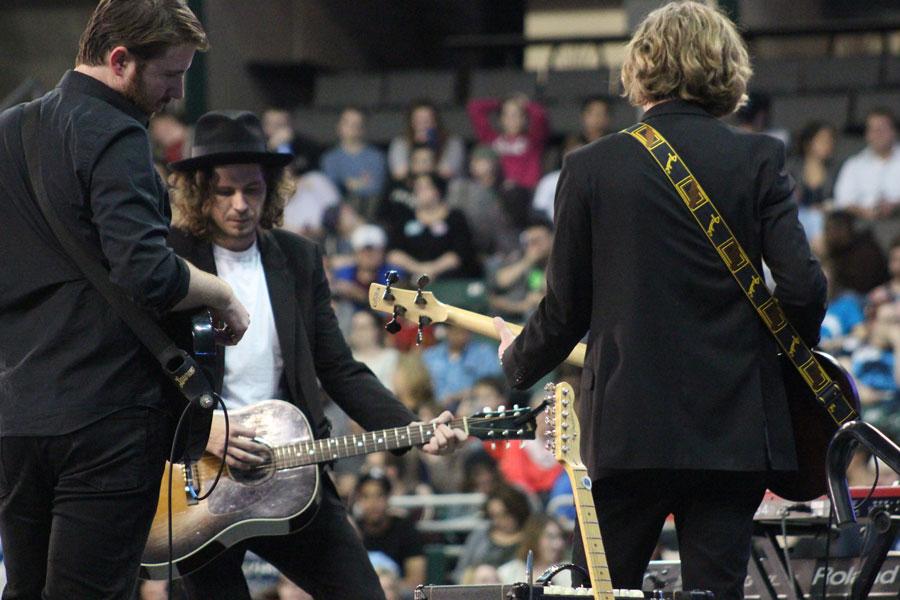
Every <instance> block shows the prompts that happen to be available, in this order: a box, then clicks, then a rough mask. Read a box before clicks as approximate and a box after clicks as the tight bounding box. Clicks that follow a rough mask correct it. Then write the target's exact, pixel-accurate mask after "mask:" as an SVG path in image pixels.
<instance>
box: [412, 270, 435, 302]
mask: <svg viewBox="0 0 900 600" xmlns="http://www.w3.org/2000/svg"><path fill="white" fill-rule="evenodd" d="M429 283H431V277H429V276H428V275H424V274H423V275H422V276H421V277H419V278H418V279H417V280H416V299H415V300H414V302H415V303H416V304H417V305H418V306H425V305H426V304H428V301H427V300H426V299H425V296H423V295H422V290H423V289H424V288H425V286H426V285H428V284H429Z"/></svg>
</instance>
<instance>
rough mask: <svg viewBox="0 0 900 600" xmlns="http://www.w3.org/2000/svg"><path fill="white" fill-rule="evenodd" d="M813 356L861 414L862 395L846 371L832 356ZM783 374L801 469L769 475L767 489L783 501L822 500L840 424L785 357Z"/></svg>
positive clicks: (817, 352) (782, 362)
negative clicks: (827, 461) (828, 455)
mask: <svg viewBox="0 0 900 600" xmlns="http://www.w3.org/2000/svg"><path fill="white" fill-rule="evenodd" d="M813 353H814V354H815V355H816V358H817V359H818V360H819V363H820V364H821V365H822V368H823V369H824V370H825V372H826V373H827V374H828V376H829V377H831V378H832V379H833V380H834V381H835V382H836V383H837V384H838V386H840V388H841V391H843V393H844V397H845V398H847V400H849V401H850V403H851V405H852V406H853V409H854V410H855V411H856V412H857V414H859V410H860V406H859V393H858V392H857V391H856V385H855V384H854V383H853V379H852V378H851V377H850V375H849V374H848V373H847V371H845V370H844V368H843V367H842V366H841V365H840V363H838V361H837V360H836V359H835V358H834V357H833V356H831V355H830V354H826V353H824V352H820V351H818V350H815V351H814V352H813ZM781 374H782V377H783V379H784V385H785V391H786V393H787V398H788V407H789V409H790V412H791V424H792V427H793V431H794V442H795V444H796V447H797V463H798V466H799V469H798V470H797V471H776V472H772V473H770V477H769V482H768V486H769V489H770V490H772V491H773V492H775V493H776V494H778V495H779V496H781V497H782V498H785V499H787V500H791V501H794V502H807V501H809V500H813V499H815V498H818V497H820V496H823V495H824V494H825V493H826V491H827V483H826V469H825V455H826V452H827V450H828V444H829V443H830V442H831V437H832V436H833V435H834V433H835V432H836V431H837V429H838V424H837V423H835V421H834V419H832V418H831V417H830V416H829V415H828V413H827V412H826V411H825V409H824V408H823V407H822V405H821V404H820V403H819V401H818V400H817V399H816V397H815V396H814V395H813V393H812V391H811V390H810V389H809V386H807V385H806V382H805V381H804V380H803V378H802V377H801V376H800V374H799V373H798V372H797V369H796V368H794V366H793V365H792V364H791V362H790V360H788V359H787V358H785V357H784V356H783V355H782V356H781Z"/></svg>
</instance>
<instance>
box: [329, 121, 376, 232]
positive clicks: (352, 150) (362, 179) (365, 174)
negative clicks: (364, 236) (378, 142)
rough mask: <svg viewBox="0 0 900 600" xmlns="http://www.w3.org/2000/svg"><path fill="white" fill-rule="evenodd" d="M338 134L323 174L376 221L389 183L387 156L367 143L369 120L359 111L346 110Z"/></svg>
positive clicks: (358, 208)
mask: <svg viewBox="0 0 900 600" xmlns="http://www.w3.org/2000/svg"><path fill="white" fill-rule="evenodd" d="M337 133H338V139H339V140H340V142H339V144H338V145H337V146H335V147H334V148H332V149H331V150H329V151H328V152H326V153H325V155H324V156H322V171H324V172H325V174H326V175H328V177H330V178H331V179H332V181H334V183H335V185H337V186H338V188H340V190H341V192H342V193H343V194H344V195H345V198H346V199H347V200H348V201H350V202H351V203H353V204H354V207H355V208H356V209H357V211H358V212H359V213H360V215H362V216H363V217H364V218H365V219H366V220H367V221H372V220H374V218H375V213H376V210H377V209H378V203H379V200H380V198H381V195H382V194H383V193H384V189H385V183H386V181H387V162H386V161H385V158H384V153H382V152H381V151H380V150H378V149H377V148H375V147H374V146H372V145H370V144H368V143H367V142H366V118H365V115H363V112H362V111H361V110H360V109H358V108H353V107H348V108H345V109H344V111H343V112H342V113H341V117H340V119H339V120H338V125H337Z"/></svg>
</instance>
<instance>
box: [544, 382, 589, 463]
mask: <svg viewBox="0 0 900 600" xmlns="http://www.w3.org/2000/svg"><path fill="white" fill-rule="evenodd" d="M544 391H545V392H546V395H545V396H544V399H545V400H546V401H547V402H548V403H549V406H548V407H547V415H546V417H545V418H546V421H547V426H548V427H547V432H546V433H545V434H544V435H546V436H547V449H548V450H550V451H551V452H553V456H554V458H556V460H557V462H559V463H562V464H569V465H578V464H581V452H580V450H579V441H580V436H581V428H580V426H579V424H578V417H577V416H576V415H575V391H574V390H573V389H572V386H571V385H569V384H568V383H565V382H563V383H557V384H553V383H548V384H547V385H546V386H545V387H544Z"/></svg>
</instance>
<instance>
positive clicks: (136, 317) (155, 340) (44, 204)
mask: <svg viewBox="0 0 900 600" xmlns="http://www.w3.org/2000/svg"><path fill="white" fill-rule="evenodd" d="M40 112H41V102H40V100H35V101H33V102H29V103H28V104H26V105H25V106H24V109H23V114H22V146H23V148H24V150H25V162H26V164H27V166H28V175H29V176H28V177H26V178H25V179H26V185H27V186H28V188H29V191H30V192H31V196H32V198H33V199H34V200H35V203H36V204H37V205H38V207H39V208H40V209H41V213H42V214H43V215H44V218H45V219H46V221H47V224H48V225H49V226H50V229H51V230H52V231H53V233H54V235H55V236H56V238H57V239H58V240H59V243H60V244H62V247H63V249H64V250H65V251H66V253H67V254H68V256H69V257H70V258H71V259H72V261H73V262H74V263H75V264H76V265H77V266H78V268H79V269H81V271H82V272H83V273H84V276H85V277H86V278H87V280H88V281H90V282H91V284H93V286H94V287H95V288H96V289H97V291H99V292H100V294H101V295H102V296H103V297H104V298H106V300H107V302H109V304H110V306H111V307H112V309H113V311H114V312H115V313H116V315H118V317H119V318H120V319H122V320H123V321H124V322H125V323H126V324H127V325H128V326H129V327H130V328H131V330H132V331H133V332H134V334H135V335H136V336H137V338H138V339H139V340H141V342H142V343H143V344H144V345H145V346H146V347H147V348H148V349H149V350H150V351H151V352H152V353H153V355H154V356H155V357H156V360H158V361H159V364H160V366H161V367H162V369H163V372H165V374H166V375H167V376H168V377H169V378H170V379H171V380H172V381H173V382H174V383H175V385H176V387H177V388H178V389H179V390H180V391H181V393H182V394H183V395H184V397H185V398H186V399H187V401H188V402H189V403H191V404H192V405H196V406H201V407H202V408H212V407H213V406H214V404H213V396H212V387H211V386H210V385H209V382H208V381H207V380H206V377H205V376H204V375H203V372H202V371H201V369H200V367H199V366H198V365H197V363H196V362H195V361H194V359H193V357H192V356H191V355H189V354H188V353H187V352H185V351H184V350H181V349H180V348H178V347H177V346H176V345H175V343H174V342H173V341H172V340H171V339H170V338H169V336H168V335H166V333H165V332H164V331H163V330H162V328H160V326H159V325H158V324H157V323H156V322H155V321H154V320H153V319H152V318H151V317H150V315H149V314H148V313H147V312H145V311H144V310H142V309H141V308H140V307H138V306H137V305H136V304H135V303H134V302H133V301H132V300H131V299H130V298H129V297H128V296H126V295H125V293H124V292H123V291H122V290H121V289H120V288H118V287H116V286H115V285H114V284H113V283H112V282H111V281H110V280H109V272H108V271H107V270H106V268H105V267H104V266H103V265H102V264H101V263H100V261H99V260H97V259H96V258H95V257H93V256H92V255H91V253H90V251H89V250H88V249H87V248H86V247H85V246H84V244H83V242H81V241H80V240H78V239H77V238H76V237H75V236H74V235H73V234H72V232H71V231H69V229H68V228H67V227H66V225H65V224H64V223H63V222H62V220H61V219H60V217H59V214H58V213H57V212H56V209H55V208H54V206H53V205H52V204H51V203H50V199H49V198H48V197H47V191H46V189H45V188H44V181H43V178H42V177H41V147H40V136H39V124H40ZM29 180H30V181H29Z"/></svg>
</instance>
